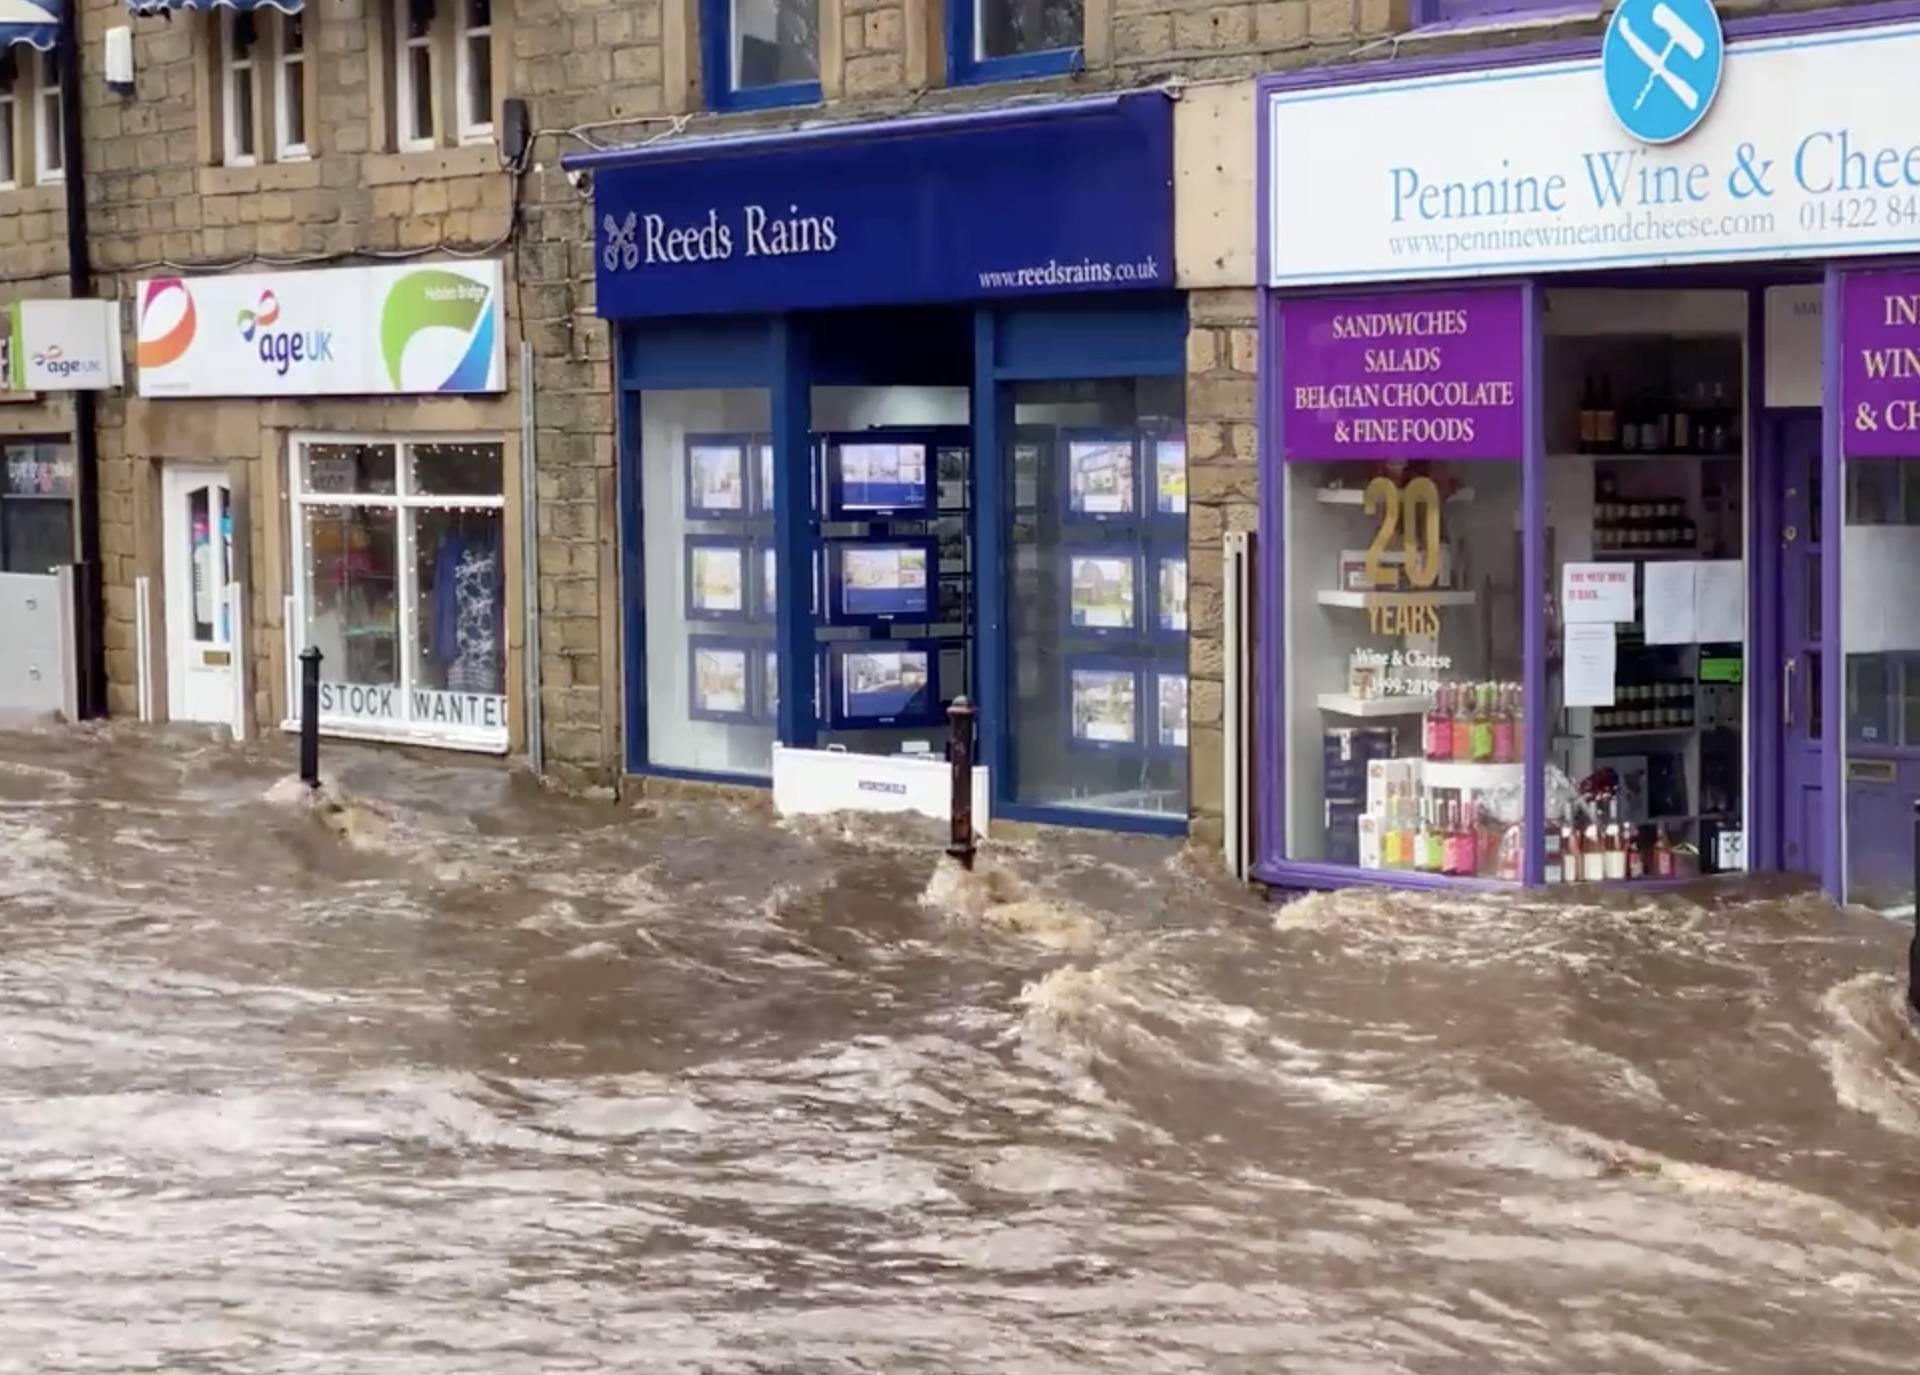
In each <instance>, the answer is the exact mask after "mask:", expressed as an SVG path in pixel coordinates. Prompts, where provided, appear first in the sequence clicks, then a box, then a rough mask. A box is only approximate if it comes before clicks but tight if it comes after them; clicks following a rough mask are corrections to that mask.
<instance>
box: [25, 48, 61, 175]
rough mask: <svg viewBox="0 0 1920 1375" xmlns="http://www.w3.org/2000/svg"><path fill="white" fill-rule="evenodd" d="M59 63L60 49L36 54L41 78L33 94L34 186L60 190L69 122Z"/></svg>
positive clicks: (34, 87) (35, 67)
mask: <svg viewBox="0 0 1920 1375" xmlns="http://www.w3.org/2000/svg"><path fill="white" fill-rule="evenodd" d="M59 63H60V58H59V55H58V50H57V49H56V50H55V51H54V52H48V53H40V54H37V55H36V57H35V59H34V61H33V63H32V65H33V67H34V69H35V74H36V75H37V76H38V77H39V80H38V81H36V82H34V83H33V85H32V87H31V88H30V89H31V90H32V92H33V175H34V182H35V183H36V184H37V185H40V186H59V185H61V184H62V183H64V182H65V181H66V179H67V130H66V121H65V120H64V119H63V118H61V116H62V113H63V111H62V110H61V107H60V65H59ZM56 156H57V157H58V159H59V161H58V163H57V164H56V163H55V161H54V159H55V158H56Z"/></svg>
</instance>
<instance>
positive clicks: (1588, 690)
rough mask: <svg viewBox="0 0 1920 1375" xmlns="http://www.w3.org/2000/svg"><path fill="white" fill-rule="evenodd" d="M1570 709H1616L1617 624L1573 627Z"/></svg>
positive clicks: (1569, 629) (1569, 636) (1569, 630)
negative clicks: (1615, 664)
mask: <svg viewBox="0 0 1920 1375" xmlns="http://www.w3.org/2000/svg"><path fill="white" fill-rule="evenodd" d="M1566 647H1567V662H1566V685H1567V705H1568V706H1570V707H1610V706H1612V705H1613V667H1614V635H1613V622H1611V621H1607V622H1603V623H1594V622H1589V623H1587V624H1584V625H1570V626H1568V627H1567V631H1566Z"/></svg>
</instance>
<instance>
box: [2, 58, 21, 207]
mask: <svg viewBox="0 0 1920 1375" xmlns="http://www.w3.org/2000/svg"><path fill="white" fill-rule="evenodd" d="M20 84H21V82H20V78H19V77H17V76H16V77H15V78H14V84H13V85H12V86H8V87H5V88H4V89H0V191H17V190H19V189H20V97H19V94H18V88H19V86H20Z"/></svg>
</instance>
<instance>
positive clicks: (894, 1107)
mask: <svg viewBox="0 0 1920 1375" xmlns="http://www.w3.org/2000/svg"><path fill="white" fill-rule="evenodd" d="M288 759H289V755H288V754H287V753H286V752H285V749H284V742H281V741H277V740H276V741H273V742H270V743H269V745H268V746H267V747H266V749H264V750H263V751H260V752H257V753H253V754H248V753H245V752H241V751H236V750H234V749H233V748H231V747H229V746H226V745H223V744H219V743H216V742H215V741H214V740H213V738H212V737H211V736H210V735H205V736H203V735H195V734H191V733H175V734H169V735H165V736H156V735H151V734H148V735H143V734H141V733H140V732H138V731H137V730H134V729H131V728H128V727H120V726H116V727H102V728H93V729H87V730H84V731H77V732H76V731H58V730H45V731H29V732H16V733H10V734H0V922H3V923H4V925H3V927H0V935H3V938H4V944H0V1333H4V1334H5V1340H4V1341H0V1372H7V1373H8V1375H11V1373H12V1372H33V1373H34V1375H45V1373H46V1372H65V1371H133V1370H140V1371H169V1372H172V1371H219V1372H223V1375H226V1373H230V1372H264V1371H274V1372H281V1371H308V1370H314V1371H318V1370H325V1371H329V1372H333V1371H353V1372H362V1371H364V1372H386V1371H394V1372H399V1371H406V1372H418V1371H433V1372H436V1373H438V1372H476V1373H477V1372H515V1375H519V1373H520V1372H526V1371H542V1372H547V1371H576V1370H601V1369H617V1370H621V1371H689V1372H815V1371H818V1372H829V1371H831V1372H843V1371H844V1372H856V1371H858V1372H903V1371H930V1372H932V1371H938V1372H994V1375H1025V1373H1026V1372H1035V1373H1038V1372H1049V1373H1051V1372H1077V1371H1102V1372H1105V1371H1114V1372H1121V1371H1125V1372H1139V1371H1156V1372H1161V1371H1165V1372H1189V1371H1190V1372H1209V1373H1212V1372H1237V1371H1247V1372H1254V1371H1259V1372H1271V1371H1277V1370H1284V1371H1288V1372H1296V1371H1305V1372H1328V1373H1329V1375H1333V1373H1336V1372H1337V1373H1338V1375H1349V1373H1351V1375H1360V1372H1368V1373H1371V1372H1396V1371H1409V1372H1414V1371H1417V1372H1454V1371H1459V1372H1473V1375H1484V1372H1488V1371H1503V1372H1505V1371H1550V1372H1572V1371H1582V1372H1585V1371H1591V1372H1596V1373H1598V1372H1607V1375H1622V1373H1624V1372H1642V1371H1646V1372H1653V1371H1660V1372H1668V1371H1739V1372H1742V1375H1756V1373H1758V1372H1794V1373H1795V1375H1804V1373H1805V1372H1813V1371H1819V1372H1839V1371H1849V1372H1851V1371H1890V1372H1891V1371H1901V1372H1905V1371H1909V1370H1911V1369H1912V1368H1913V1366H1914V1362H1915V1359H1916V1355H1915V1353H1916V1351H1920V1043H1916V1041H1915V1039H1914V1037H1913V1034H1912V1032H1911V1031H1910V1030H1908V1028H1907V1023H1906V1021H1905V1017H1904V1014H1903V1013H1902V1011H1901V1009H1900V990H1899V985H1898V983H1897V982H1896V972H1897V971H1899V970H1900V969H1902V968H1903V961H1904V955H1905V945H1906V939H1907V936H1908V930H1907V928H1904V927H1901V926H1897V925H1894V924H1892V923H1889V922H1886V921H1884V920H1882V919H1880V918H1878V917H1874V916H1871V915H1869V914H1864V913H1840V912H1836V911H1835V910H1833V909H1832V908H1831V907H1829V906H1827V905H1826V904H1824V903H1823V902H1821V901H1820V900H1818V899H1817V898H1815V897H1812V896H1810V895H1807V894H1804V893H1802V894H1793V893H1785V892H1781V891H1779V890H1773V891H1769V890H1768V889H1766V888H1764V887H1762V886H1760V885H1748V886H1745V887H1733V888H1727V889H1709V890H1704V891H1703V892H1702V893H1700V894H1695V895H1692V896H1687V897H1680V896H1665V897H1661V898H1658V899H1644V898H1624V897H1623V898H1617V899H1613V900H1610V901H1608V902H1606V903H1603V904H1602V903H1587V904H1576V903H1564V902H1562V903H1549V902H1544V901H1528V900H1521V899H1475V900H1471V901H1461V902H1443V901H1436V900H1434V899H1432V898H1431V897H1426V896H1421V897H1417V898H1416V897H1394V896H1385V895H1379V894H1368V893H1347V894H1339V895H1329V896H1322V897H1314V898H1309V899H1306V900H1304V901H1301V902H1298V903H1295V904H1293V905H1290V906H1287V907H1284V908H1277V909H1276V908H1273V907H1269V906H1265V905H1263V904H1261V903H1259V902H1258V901H1256V900H1254V899H1253V898H1252V897H1251V896H1249V895H1247V894H1245V893H1243V892H1241V891H1239V890H1238V889H1236V888H1235V887H1233V886H1232V885H1230V884H1227V883H1225V882H1223V881H1221V880H1218V879H1216V878H1211V877H1208V876H1207V875H1206V874H1205V873H1204V867H1205V866H1204V865H1196V864H1194V863H1193V862H1191V861H1189V860H1187V859H1184V858H1182V857H1181V856H1180V855H1179V854H1178V853H1177V852H1176V851H1174V850H1173V849H1172V848H1162V847H1157V846H1156V845H1154V844H1150V843H1147V842H1142V841H1140V840H1138V839H1124V840H1123V839H1112V838H1100V837H1067V838H1066V839H1064V840H1061V839H1057V838H1052V837H1050V838H1049V839H1048V840H1047V841H1046V842H1044V843H1040V842H1022V843H1019V844H1010V845H1003V846H998V847H995V848H994V849H993V850H992V852H991V854H990V859H989V861H988V868H987V872H986V874H985V876H984V877H976V878H965V877H962V876H957V875H955V874H952V873H946V872H940V871H937V869H936V864H935V861H934V859H933V854H934V846H933V844H932V843H931V835H930V833H929V832H927V831H919V830H916V829H915V828H912V827H905V826H895V825H871V824H867V823H862V822H838V821H835V822H829V823H823V824H812V825H806V826H781V825H779V824H776V823H774V822H773V821H772V820H771V819H770V818H769V817H768V816H766V815H765V814H764V813H763V812H762V811H761V810H759V809H758V808H757V807H756V806H754V805H752V804H734V803H725V802H715V801H700V802H664V803H650V804H646V805H644V806H641V807H639V808H633V807H625V806H617V805H613V804H609V803H594V802H588V801H579V800H572V799H563V798H557V797H554V796H551V795H548V794H546V793H543V792H542V791H541V790H540V789H538V788H537V787H535V786H533V785H531V784H529V783H528V782H526V781H525V780H518V779H514V778H512V777H510V776H508V775H507V774H505V773H504V772H502V771H501V770H500V769H499V768H498V767H497V766H494V765H488V764H478V763H472V762H468V761H464V760H459V759H450V758H442V757H426V758H422V757H408V756H403V755H401V754H398V753H395V752H392V751H377V750H346V749H330V750H329V752H328V763H329V767H330V768H332V769H335V770H337V778H335V780H334V783H333V793H332V798H331V800H330V801H329V802H328V803H327V804H326V805H324V806H321V807H319V808H314V807H312V806H310V805H309V804H308V803H307V801H306V800H305V799H304V797H303V795H302V793H303V790H301V789H300V788H299V787H298V786H297V784H295V785H289V783H288V781H287V780H286V778H285V774H286V771H287V767H288Z"/></svg>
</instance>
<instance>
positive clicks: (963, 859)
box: [947, 697, 978, 869]
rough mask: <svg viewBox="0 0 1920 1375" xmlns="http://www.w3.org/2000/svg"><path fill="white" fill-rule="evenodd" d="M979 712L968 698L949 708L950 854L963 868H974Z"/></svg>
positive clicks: (948, 851) (961, 698)
mask: <svg viewBox="0 0 1920 1375" xmlns="http://www.w3.org/2000/svg"><path fill="white" fill-rule="evenodd" d="M976 715H978V713H977V712H976V711H975V710H974V708H973V703H971V702H969V701H968V700H967V699H966V698H965V697H956V698H954V699H953V705H952V706H950V707H948V708H947V721H948V724H949V725H950V726H951V727H952V734H951V735H950V736H949V737H948V740H947V762H948V763H949V764H950V765H952V768H953V809H952V810H953V815H952V821H953V832H952V836H951V838H950V839H949V840H948V841H947V855H948V856H949V857H950V858H952V859H956V860H958V861H959V862H960V867H961V868H963V869H971V868H973V718H974V717H975V716H976Z"/></svg>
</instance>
